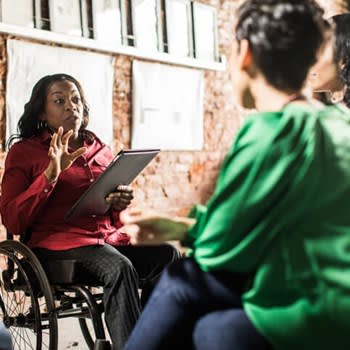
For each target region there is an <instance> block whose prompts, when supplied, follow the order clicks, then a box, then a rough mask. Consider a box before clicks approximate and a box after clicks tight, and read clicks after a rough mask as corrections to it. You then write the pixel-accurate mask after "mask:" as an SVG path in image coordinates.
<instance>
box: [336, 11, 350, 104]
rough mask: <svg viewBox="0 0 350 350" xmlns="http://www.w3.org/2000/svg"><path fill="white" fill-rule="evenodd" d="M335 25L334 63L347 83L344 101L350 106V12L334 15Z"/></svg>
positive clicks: (345, 83)
mask: <svg viewBox="0 0 350 350" xmlns="http://www.w3.org/2000/svg"><path fill="white" fill-rule="evenodd" d="M331 22H332V23H333V24H334V26H335V47H334V63H335V64H336V66H337V67H339V75H340V77H341V79H342V80H343V82H344V85H345V94H344V103H345V104H346V105H347V106H348V107H350V13H343V14H340V15H336V16H333V17H332V18H331Z"/></svg>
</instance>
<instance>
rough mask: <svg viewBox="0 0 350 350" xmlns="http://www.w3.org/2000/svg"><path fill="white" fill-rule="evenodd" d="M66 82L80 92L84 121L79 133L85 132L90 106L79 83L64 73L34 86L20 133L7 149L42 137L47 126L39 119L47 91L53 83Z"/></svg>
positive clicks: (24, 113)
mask: <svg viewBox="0 0 350 350" xmlns="http://www.w3.org/2000/svg"><path fill="white" fill-rule="evenodd" d="M65 80H68V81H71V82H72V83H73V84H74V85H75V86H76V87H77V89H78V91H79V94H80V97H81V101H82V104H83V121H82V125H81V127H80V130H79V131H80V132H83V131H84V130H85V129H86V127H87V125H88V123H89V106H88V104H87V102H86V98H85V94H84V91H83V88H82V87H81V85H80V83H79V81H78V80H76V79H75V78H73V77H72V76H71V75H68V74H64V73H58V74H53V75H46V76H44V77H42V78H41V79H40V80H39V81H38V82H37V83H36V84H35V85H34V87H33V90H32V93H31V96H30V99H29V101H28V102H27V103H26V104H25V105H24V112H23V114H22V116H21V118H20V119H19V121H18V125H17V130H18V133H17V134H14V135H12V136H11V137H10V138H9V140H8V141H7V147H10V146H11V144H12V143H13V142H14V141H15V140H18V139H19V140H22V139H28V138H30V137H32V136H36V135H40V134H41V133H42V132H43V131H44V130H45V129H46V127H45V126H40V123H39V118H40V116H41V115H42V114H43V113H44V112H45V103H46V97H47V91H48V89H49V87H50V86H51V85H52V84H53V83H56V82H60V81H65Z"/></svg>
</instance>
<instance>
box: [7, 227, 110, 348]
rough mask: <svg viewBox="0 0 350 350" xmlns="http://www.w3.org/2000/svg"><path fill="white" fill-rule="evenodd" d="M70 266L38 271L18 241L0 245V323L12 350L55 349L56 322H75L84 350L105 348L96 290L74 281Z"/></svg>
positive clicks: (83, 279) (53, 264) (84, 279)
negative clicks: (10, 339)
mask: <svg viewBox="0 0 350 350" xmlns="http://www.w3.org/2000/svg"><path fill="white" fill-rule="evenodd" d="M77 268H78V267H77V262H76V261H74V260H52V261H51V260H50V262H48V263H45V266H43V265H42V264H41V263H40V262H39V260H38V258H37V257H36V256H35V254H34V253H33V251H32V250H31V249H30V248H28V247H27V246H26V245H25V244H24V243H22V242H21V241H16V240H13V237H12V235H11V234H9V233H8V234H7V240H5V241H2V242H0V320H2V321H3V323H4V325H5V327H7V328H8V329H9V330H10V332H11V337H12V343H13V349H15V350H23V349H35V350H42V349H49V350H57V349H58V320H59V319H63V318H68V317H75V318H76V319H77V320H78V322H79V325H80V329H81V331H82V334H83V337H84V339H85V341H86V344H87V347H88V348H89V349H98V348H99V346H96V345H95V344H104V345H103V349H108V348H110V345H109V344H110V343H109V341H108V340H107V339H106V334H105V327H104V324H103V321H102V313H103V311H104V310H103V303H102V297H103V293H102V292H101V287H100V286H98V284H97V283H96V281H93V279H92V277H90V276H86V275H85V276H79V273H78V271H77Z"/></svg>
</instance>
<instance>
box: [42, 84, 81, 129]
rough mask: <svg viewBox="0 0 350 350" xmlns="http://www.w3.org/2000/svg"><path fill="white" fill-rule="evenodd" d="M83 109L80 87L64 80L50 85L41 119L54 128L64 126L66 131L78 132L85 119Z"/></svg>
mask: <svg viewBox="0 0 350 350" xmlns="http://www.w3.org/2000/svg"><path fill="white" fill-rule="evenodd" d="M83 110H84V108H83V103H82V100H81V96H80V93H79V90H78V88H77V87H76V85H75V84H74V83H73V82H71V81H69V80H63V81H59V82H56V83H52V84H51V85H50V86H49V88H48V90H47V95H46V103H45V112H44V113H43V115H42V116H41V119H42V120H45V121H46V122H47V124H48V126H49V127H51V128H53V129H54V130H57V129H58V128H59V127H60V126H62V127H63V131H64V132H67V131H68V130H73V131H74V133H75V134H77V132H78V130H79V128H80V127H81V124H82V121H83Z"/></svg>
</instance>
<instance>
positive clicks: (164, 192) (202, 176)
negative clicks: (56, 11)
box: [0, 0, 241, 229]
mask: <svg viewBox="0 0 350 350" xmlns="http://www.w3.org/2000/svg"><path fill="white" fill-rule="evenodd" d="M203 3H207V4H211V5H213V6H216V7H217V10H218V36H219V49H220V50H219V52H220V53H221V54H224V55H226V56H227V57H228V55H229V51H230V42H231V40H232V23H233V10H234V8H235V6H236V3H237V1H222V2H220V1H218V0H212V1H203ZM8 38H9V36H8V35H5V34H3V35H0V141H1V142H0V144H2V146H3V145H4V142H5V139H4V137H5V136H4V135H5V127H6V125H5V123H6V121H5V118H6V115H5V98H4V96H5V91H6V90H5V89H6V86H5V83H6V72H7V67H6V59H7V57H6V40H7V39H8ZM11 38H13V36H11ZM16 39H20V40H23V39H21V38H16ZM47 44H50V43H47ZM50 45H52V44H50ZM115 58H116V64H115V81H114V87H113V89H114V91H113V130H114V139H115V141H114V151H117V149H118V147H119V145H120V143H122V144H124V146H125V147H126V148H127V147H129V146H130V122H131V94H132V91H131V67H132V60H133V58H131V57H128V56H121V55H118V56H116V57H115ZM204 74H205V97H204V129H205V130H204V148H203V150H202V151H196V152H184V151H181V152H174V151H171V152H170V151H167V152H163V153H161V154H160V155H159V156H158V157H157V158H156V160H155V161H154V162H153V163H152V165H150V166H149V167H148V168H147V169H146V171H145V172H144V174H143V175H141V176H140V177H138V179H137V181H136V182H135V183H134V186H135V200H134V204H135V205H137V206H141V207H147V208H151V209H155V210H160V211H162V212H168V213H173V214H183V215H184V214H186V213H187V212H188V210H189V208H190V207H191V206H192V205H193V204H194V203H198V202H199V203H204V202H205V201H206V200H207V199H208V197H209V196H210V194H211V193H212V191H213V187H214V183H215V179H216V176H217V173H218V169H219V164H220V163H221V161H222V159H223V157H224V155H225V153H226V151H227V149H228V147H229V146H230V144H231V142H232V138H233V136H234V134H235V133H236V131H237V128H238V126H239V123H240V120H241V118H240V115H239V113H238V112H237V108H236V106H235V104H234V100H233V96H232V88H231V83H230V81H229V79H228V72H227V71H225V72H216V71H205V73H204ZM91 117H93V116H91ZM5 156H6V154H5V153H4V151H3V148H2V149H1V150H0V176H1V175H2V172H3V166H4V158H5ZM2 229H3V228H2Z"/></svg>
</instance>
